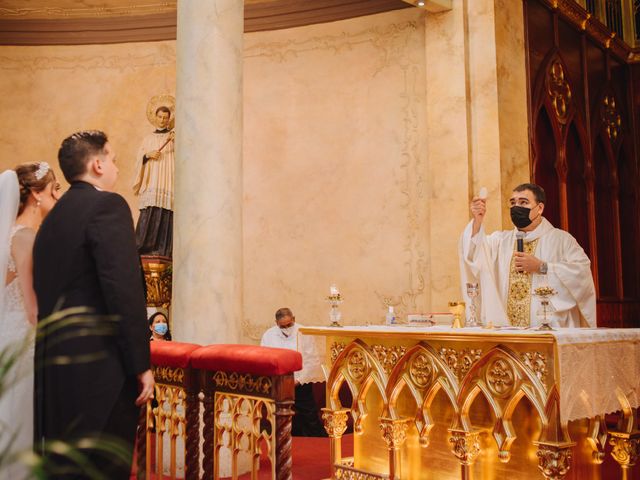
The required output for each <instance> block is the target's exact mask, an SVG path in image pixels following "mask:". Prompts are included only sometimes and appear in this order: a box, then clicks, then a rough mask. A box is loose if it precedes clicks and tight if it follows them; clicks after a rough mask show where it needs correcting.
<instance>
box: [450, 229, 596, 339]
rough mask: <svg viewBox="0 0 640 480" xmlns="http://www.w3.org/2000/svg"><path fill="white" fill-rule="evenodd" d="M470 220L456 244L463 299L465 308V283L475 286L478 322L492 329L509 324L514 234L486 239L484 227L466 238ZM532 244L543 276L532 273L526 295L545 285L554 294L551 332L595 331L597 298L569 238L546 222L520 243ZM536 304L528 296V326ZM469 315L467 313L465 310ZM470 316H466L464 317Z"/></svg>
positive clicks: (532, 322)
mask: <svg viewBox="0 0 640 480" xmlns="http://www.w3.org/2000/svg"><path fill="white" fill-rule="evenodd" d="M472 229H473V221H471V222H469V224H468V225H467V227H466V228H465V230H464V232H463V234H462V237H461V238H460V243H459V253H460V274H461V278H462V294H463V297H464V298H465V301H466V303H467V306H469V305H470V299H469V297H468V296H467V292H466V286H465V284H466V283H467V282H470V283H475V282H477V283H478V284H479V287H480V295H479V297H478V298H477V299H476V305H477V306H479V307H480V308H479V310H478V311H479V312H480V315H481V319H482V320H483V321H485V322H487V321H491V322H493V324H494V325H509V324H510V321H509V317H508V315H507V310H508V302H509V276H510V272H511V259H512V257H513V253H514V251H515V245H516V232H517V229H515V228H514V229H513V230H504V231H497V232H493V233H492V234H490V235H486V234H485V231H484V227H481V228H480V231H479V232H478V233H477V234H476V235H475V236H473V237H472V236H471V234H472ZM535 240H538V241H537V245H536V246H535V251H534V252H533V255H534V256H536V257H537V258H539V259H540V260H542V261H543V262H547V266H548V271H547V274H546V275H541V274H533V278H532V281H531V292H533V291H534V290H535V289H536V288H537V287H539V286H545V285H548V286H549V287H551V288H553V289H554V290H555V291H556V292H557V294H556V295H554V296H552V297H551V299H550V300H551V304H552V305H553V307H554V308H555V312H554V313H553V315H552V316H551V318H552V320H553V321H552V325H554V326H556V327H561V328H565V327H595V326H596V293H595V287H594V284H593V277H592V275H591V268H590V267H591V261H590V260H589V258H588V257H587V255H586V254H585V253H584V250H583V249H582V247H580V245H579V244H578V242H577V241H576V239H575V238H573V236H571V234H569V233H567V232H565V231H564V230H560V229H558V228H555V227H554V226H553V225H551V223H549V221H548V220H547V219H545V218H543V219H542V222H541V223H540V225H538V227H537V228H536V229H535V230H533V231H531V232H526V235H525V238H524V242H525V244H526V243H528V242H533V241H535ZM539 309H540V301H539V300H538V299H537V298H536V297H535V296H533V297H532V298H531V304H530V317H529V319H530V325H531V326H534V325H538V324H539V323H540V322H539V320H538V319H537V318H536V312H537V311H538V310H539ZM467 312H468V309H467ZM468 315H469V313H467V316H468Z"/></svg>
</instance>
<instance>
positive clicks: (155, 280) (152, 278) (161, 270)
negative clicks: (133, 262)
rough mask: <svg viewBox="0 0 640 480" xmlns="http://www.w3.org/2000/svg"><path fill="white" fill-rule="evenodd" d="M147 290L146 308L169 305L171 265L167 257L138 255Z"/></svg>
mask: <svg viewBox="0 0 640 480" xmlns="http://www.w3.org/2000/svg"><path fill="white" fill-rule="evenodd" d="M140 260H141V262H142V270H143V272H144V282H145V285H146V290H147V307H162V308H169V305H171V279H172V274H173V269H172V263H171V259H170V258H169V257H161V256H159V255H140Z"/></svg>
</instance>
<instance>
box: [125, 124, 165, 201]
mask: <svg viewBox="0 0 640 480" xmlns="http://www.w3.org/2000/svg"><path fill="white" fill-rule="evenodd" d="M168 138H169V133H168V132H153V133H150V134H149V135H147V136H146V137H145V138H144V139H143V141H142V145H141V146H140V149H139V150H138V156H137V158H136V173H135V176H134V181H133V193H134V194H135V195H137V196H138V202H139V203H138V208H139V209H140V210H142V209H143V208H147V207H159V208H164V209H166V210H171V211H173V165H174V162H175V151H174V142H169V143H167V144H166V145H165V147H164V148H163V149H162V151H161V152H160V157H159V158H158V160H149V161H147V162H146V163H145V162H144V161H143V158H144V156H145V154H147V153H149V152H152V151H154V150H159V149H160V148H161V147H162V146H163V145H164V144H165V143H166V142H167V139H168Z"/></svg>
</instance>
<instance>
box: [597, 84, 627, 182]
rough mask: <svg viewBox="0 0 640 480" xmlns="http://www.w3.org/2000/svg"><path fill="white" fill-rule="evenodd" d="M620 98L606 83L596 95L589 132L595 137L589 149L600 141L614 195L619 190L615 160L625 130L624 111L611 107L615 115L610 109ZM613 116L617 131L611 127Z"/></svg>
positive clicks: (617, 103)
mask: <svg viewBox="0 0 640 480" xmlns="http://www.w3.org/2000/svg"><path fill="white" fill-rule="evenodd" d="M620 98H621V96H620V95H618V94H617V93H616V92H615V90H614V88H613V85H612V84H611V82H608V83H607V84H606V85H605V86H604V87H603V88H602V90H601V91H600V94H599V95H598V100H597V103H596V105H597V108H596V109H595V111H596V115H593V119H592V121H591V131H592V132H594V133H595V135H593V142H594V144H593V145H592V146H591V148H592V149H593V148H594V147H595V142H596V141H597V140H598V139H600V141H601V142H602V145H603V147H604V151H605V156H606V160H607V167H608V168H609V172H610V179H611V184H612V187H613V189H614V191H615V192H616V194H617V192H618V189H619V176H618V163H617V161H616V159H617V158H618V155H619V154H620V149H621V148H622V144H623V141H624V138H625V136H626V135H624V130H625V129H624V128H623V123H622V114H623V113H624V111H623V110H622V109H621V108H619V107H617V106H615V107H613V112H615V113H612V111H611V110H610V108H611V102H614V105H619V99H620ZM615 115H617V129H616V128H614V126H613V124H614V123H616V122H615V121H614V118H613V117H614V116H615ZM614 131H616V132H617V133H616V134H615V135H613V132H614ZM594 167H595V165H594Z"/></svg>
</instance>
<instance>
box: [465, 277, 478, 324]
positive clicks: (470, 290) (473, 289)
mask: <svg viewBox="0 0 640 480" xmlns="http://www.w3.org/2000/svg"><path fill="white" fill-rule="evenodd" d="M479 294H480V289H479V287H478V283H477V282H474V283H467V296H468V297H469V299H470V300H471V304H470V305H469V320H467V322H466V324H465V326H466V327H479V326H481V325H480V322H479V321H478V315H477V307H476V297H477V296H478V295H479Z"/></svg>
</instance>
